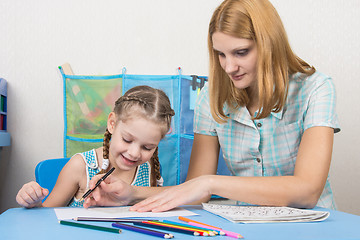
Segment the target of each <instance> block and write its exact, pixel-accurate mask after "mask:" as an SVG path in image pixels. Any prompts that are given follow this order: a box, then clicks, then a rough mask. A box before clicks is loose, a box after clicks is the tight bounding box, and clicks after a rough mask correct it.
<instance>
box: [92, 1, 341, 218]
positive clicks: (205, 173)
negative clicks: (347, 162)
mask: <svg viewBox="0 0 360 240" xmlns="http://www.w3.org/2000/svg"><path fill="white" fill-rule="evenodd" d="M208 47H209V55H210V73H209V83H208V84H207V85H205V86H204V88H203V89H202V91H201V93H200V95H199V97H198V99H197V103H196V108H195V121H194V143H193V147H192V153H191V160H190V166H189V171H188V175H187V181H186V182H185V183H183V184H181V185H178V186H174V187H171V188H167V189H163V190H161V191H160V190H157V191H155V190H154V191H153V192H152V193H149V192H146V193H147V194H144V192H142V194H141V191H140V190H139V191H138V194H133V195H132V196H137V197H138V199H134V198H133V199H132V200H139V199H141V198H145V197H148V196H150V197H148V198H147V199H145V200H144V201H141V202H139V203H137V204H135V205H134V206H133V207H132V210H134V211H165V210H168V209H172V208H174V207H176V206H179V205H183V204H187V203H191V204H195V203H200V202H206V201H208V200H209V199H210V196H211V195H212V194H216V195H219V196H222V197H225V198H229V199H233V200H237V201H238V202H239V204H256V205H270V206H291V207H299V208H313V207H315V206H321V207H326V208H331V209H334V208H335V207H336V206H335V202H334V199H333V196H332V191H331V187H330V183H329V180H328V174H329V168H330V162H331V155H332V148H333V137H334V133H335V132H338V131H340V129H339V124H338V120H337V115H336V112H335V102H336V99H335V87H334V84H333V81H332V79H331V78H330V77H328V76H326V75H324V74H322V73H320V72H317V71H316V70H315V68H314V67H312V66H311V65H309V64H308V63H306V62H305V61H303V60H302V59H300V58H299V57H298V56H297V55H295V54H294V53H293V51H292V50H291V48H290V45H289V42H288V39H287V35H286V32H285V29H284V27H283V24H282V22H281V19H280V17H279V15H278V13H277V11H276V10H275V8H274V7H273V6H272V4H271V3H270V2H269V1H268V0H225V1H224V2H222V4H221V5H220V6H219V7H218V8H217V9H216V10H215V12H214V14H213V16H212V18H211V22H210V25H209V33H208ZM220 148H221V149H222V152H223V157H224V159H225V161H226V163H227V166H228V168H229V170H230V171H231V173H232V174H233V175H234V176H219V175H216V169H217V163H218V155H219V151H220ZM113 192H115V191H113ZM156 192H157V194H155V193H156ZM114 195H116V194H114ZM120 195H122V194H121V193H119V192H118V193H117V197H119V196H120ZM125 195H126V194H125ZM151 195H152V196H151ZM122 196H123V197H124V194H123V195H122ZM98 199H99V201H100V202H101V198H98Z"/></svg>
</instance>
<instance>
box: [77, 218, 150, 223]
mask: <svg viewBox="0 0 360 240" xmlns="http://www.w3.org/2000/svg"><path fill="white" fill-rule="evenodd" d="M73 220H75V221H94V222H129V223H133V222H143V221H157V220H155V219H145V218H98V217H76V218H73Z"/></svg>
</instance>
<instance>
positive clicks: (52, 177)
mask: <svg viewBox="0 0 360 240" xmlns="http://www.w3.org/2000/svg"><path fill="white" fill-rule="evenodd" d="M69 159H70V158H56V159H47V160H44V161H41V162H39V163H38V164H37V165H36V168H35V178H36V182H37V183H38V184H40V186H41V187H43V188H47V189H48V190H49V193H50V192H51V191H52V189H53V188H54V186H55V183H56V180H57V178H58V176H59V173H60V171H61V169H62V168H63V167H64V166H65V164H66V163H67V162H68V161H69ZM45 199H46V198H45ZM45 199H44V200H43V201H45Z"/></svg>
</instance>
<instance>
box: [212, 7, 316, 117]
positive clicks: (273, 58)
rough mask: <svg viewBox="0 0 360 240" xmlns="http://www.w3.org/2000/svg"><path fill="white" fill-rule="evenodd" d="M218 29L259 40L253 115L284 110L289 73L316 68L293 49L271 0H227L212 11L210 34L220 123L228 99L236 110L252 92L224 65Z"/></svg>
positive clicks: (215, 112)
mask: <svg viewBox="0 0 360 240" xmlns="http://www.w3.org/2000/svg"><path fill="white" fill-rule="evenodd" d="M215 32H222V33H224V34H228V35H231V36H233V37H237V38H245V39H249V40H253V41H254V42H255V44H256V47H257V81H258V83H257V85H258V91H259V92H258V94H259V113H258V114H257V116H256V117H255V118H254V119H261V118H265V117H267V116H269V114H270V113H271V112H272V111H273V112H279V111H281V109H282V108H283V107H284V104H285V101H286V97H287V92H288V86H289V74H292V73H296V72H301V73H305V74H307V75H311V74H313V73H314V72H315V68H314V67H312V66H310V65H309V64H308V63H306V62H305V61H303V60H302V59H300V58H299V57H298V56H296V55H295V54H294V52H293V51H292V49H291V47H290V44H289V41H288V38H287V35H286V32H285V28H284V26H283V24H282V21H281V19H280V17H279V15H278V13H277V11H276V9H275V8H274V7H273V5H272V4H271V3H270V2H269V1H268V0H225V1H224V2H223V3H222V4H221V5H220V6H219V7H218V8H217V9H216V10H215V12H214V13H213V16H212V18H211V21H210V24H209V34H208V48H209V57H210V72H209V91H210V92H209V95H210V108H211V114H212V116H213V118H214V119H215V121H217V122H218V123H224V122H226V121H227V119H228V117H227V116H226V115H225V113H224V104H225V103H226V104H227V105H228V106H229V107H230V109H233V110H234V109H235V108H238V107H240V106H246V105H247V104H248V103H249V96H248V94H247V92H246V90H245V89H236V88H235V87H234V84H233V83H232V81H231V80H230V78H229V76H228V75H227V74H226V73H225V71H224V70H223V69H222V67H221V65H220V63H219V58H218V55H217V54H216V52H215V51H214V49H213V42H212V35H213V34H214V33H215Z"/></svg>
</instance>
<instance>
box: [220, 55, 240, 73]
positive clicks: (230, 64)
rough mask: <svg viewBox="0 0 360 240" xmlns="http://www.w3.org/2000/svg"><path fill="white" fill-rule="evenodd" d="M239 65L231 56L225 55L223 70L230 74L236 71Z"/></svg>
mask: <svg viewBox="0 0 360 240" xmlns="http://www.w3.org/2000/svg"><path fill="white" fill-rule="evenodd" d="M238 69H239V66H238V65H237V64H236V61H235V59H234V58H232V57H227V58H226V60H225V66H224V70H225V72H226V73H227V74H231V73H233V72H237V71H238Z"/></svg>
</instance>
